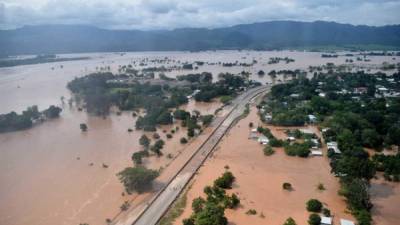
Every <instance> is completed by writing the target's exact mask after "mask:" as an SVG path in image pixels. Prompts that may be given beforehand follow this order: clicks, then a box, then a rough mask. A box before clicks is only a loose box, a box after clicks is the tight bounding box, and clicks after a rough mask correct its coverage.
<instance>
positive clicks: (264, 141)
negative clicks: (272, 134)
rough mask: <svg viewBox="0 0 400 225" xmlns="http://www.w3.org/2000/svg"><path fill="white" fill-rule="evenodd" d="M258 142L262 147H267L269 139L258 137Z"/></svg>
mask: <svg viewBox="0 0 400 225" xmlns="http://www.w3.org/2000/svg"><path fill="white" fill-rule="evenodd" d="M258 142H259V143H260V144H263V145H267V144H268V143H269V139H268V138H267V137H265V136H260V137H259V138H258Z"/></svg>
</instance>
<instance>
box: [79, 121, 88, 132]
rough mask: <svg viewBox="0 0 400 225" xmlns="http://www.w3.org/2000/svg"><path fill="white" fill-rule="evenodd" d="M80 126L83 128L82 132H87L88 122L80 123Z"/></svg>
mask: <svg viewBox="0 0 400 225" xmlns="http://www.w3.org/2000/svg"><path fill="white" fill-rule="evenodd" d="M79 128H80V129H81V131H82V132H86V131H87V129H88V127H87V125H86V123H81V124H79Z"/></svg>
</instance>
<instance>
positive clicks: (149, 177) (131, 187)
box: [117, 167, 159, 193]
mask: <svg viewBox="0 0 400 225" xmlns="http://www.w3.org/2000/svg"><path fill="white" fill-rule="evenodd" d="M158 175H159V172H158V171H156V170H151V169H146V168H145V167H127V168H125V169H124V170H122V171H121V172H119V173H118V174H117V176H118V178H119V180H120V181H121V182H122V184H123V185H124V186H125V190H126V192H128V193H131V192H133V191H137V192H139V193H142V192H144V191H146V190H148V189H150V188H151V186H152V182H153V180H154V179H156V178H157V177H158Z"/></svg>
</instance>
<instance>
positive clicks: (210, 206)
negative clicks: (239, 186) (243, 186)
mask: <svg viewBox="0 0 400 225" xmlns="http://www.w3.org/2000/svg"><path fill="white" fill-rule="evenodd" d="M234 179H235V178H234V176H233V174H232V173H231V172H225V173H224V174H223V175H222V176H221V177H219V178H218V179H217V180H215V181H214V185H213V186H212V187H211V186H207V187H205V188H204V193H205V194H206V196H207V197H206V199H204V198H202V197H198V198H195V199H194V200H193V202H192V209H193V213H192V215H191V216H190V217H189V218H187V219H184V220H183V224H184V225H209V224H212V225H227V224H228V220H227V218H226V217H225V209H226V208H230V209H233V208H236V207H237V206H238V205H239V204H240V199H239V198H238V196H237V195H236V194H232V195H228V194H226V191H225V190H224V188H231V187H232V183H233V181H234Z"/></svg>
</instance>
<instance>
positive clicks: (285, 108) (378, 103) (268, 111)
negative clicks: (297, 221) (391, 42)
mask: <svg viewBox="0 0 400 225" xmlns="http://www.w3.org/2000/svg"><path fill="white" fill-rule="evenodd" d="M309 70H310V72H314V75H313V77H312V78H311V79H306V78H304V77H302V76H300V75H299V74H297V75H296V76H295V79H294V80H293V81H291V82H288V83H285V84H278V85H275V86H274V87H272V89H271V93H270V94H269V95H268V96H267V99H266V100H265V101H263V103H262V105H260V106H259V108H262V109H263V112H262V113H260V116H261V118H264V116H265V115H271V116H272V119H271V120H270V121H266V122H270V123H272V124H276V125H284V126H286V125H302V124H305V123H308V122H310V121H309V119H308V117H309V116H308V115H314V116H316V117H317V118H318V123H320V126H321V127H325V128H327V129H326V130H325V132H323V135H324V139H325V141H326V142H330V141H335V142H337V144H338V146H337V147H338V149H340V151H341V154H339V153H335V152H333V151H332V150H330V151H329V152H328V153H329V154H328V156H329V157H330V160H331V162H330V164H331V167H332V173H334V174H335V175H336V176H338V177H340V182H341V185H342V191H341V193H342V194H343V195H344V196H345V197H346V199H347V204H348V208H349V209H350V210H351V212H352V214H353V215H354V216H355V218H356V219H357V220H358V222H359V223H362V224H370V223H371V220H370V212H369V211H370V209H371V207H372V204H371V203H370V200H369V194H368V184H369V180H370V179H371V178H372V177H374V175H375V171H376V170H378V171H383V172H384V173H385V177H386V179H388V180H396V179H397V178H398V175H397V174H398V173H399V170H398V166H397V165H398V163H397V157H398V155H395V156H384V155H380V154H378V155H377V156H374V157H372V158H371V157H370V156H369V154H368V152H367V151H365V150H364V148H365V147H368V148H373V149H375V150H376V151H378V152H379V151H381V150H382V149H383V148H393V146H394V145H397V146H398V145H399V144H400V143H399V142H400V141H399V140H400V128H399V127H400V110H399V109H400V98H399V97H396V96H397V94H396V93H400V85H399V81H400V73H399V72H396V73H394V74H393V75H392V76H388V75H386V74H384V73H374V74H367V73H364V72H356V73H352V72H346V69H343V68H341V67H338V66H335V65H334V64H333V63H329V64H327V65H325V66H322V67H318V68H309ZM324 71H326V72H324ZM297 133H298V132H297ZM291 135H293V136H296V137H297V138H299V137H302V138H303V134H301V133H298V134H296V132H295V133H293V134H291ZM283 145H284V146H285V151H286V153H288V154H289V155H299V156H300V155H301V156H306V155H308V148H309V147H311V145H310V142H308V141H307V140H306V141H305V142H304V143H301V144H300V143H294V144H292V145H289V144H288V143H286V142H285V143H283ZM307 145H309V146H307Z"/></svg>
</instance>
